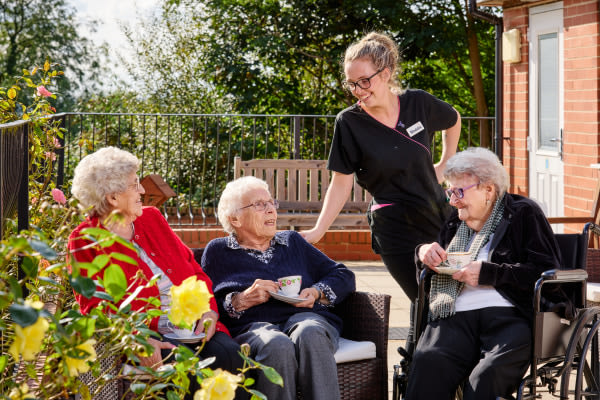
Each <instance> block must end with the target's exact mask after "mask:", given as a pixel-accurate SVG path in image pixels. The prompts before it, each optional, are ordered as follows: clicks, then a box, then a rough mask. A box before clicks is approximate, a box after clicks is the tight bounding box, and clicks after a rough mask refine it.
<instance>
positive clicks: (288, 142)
mask: <svg viewBox="0 0 600 400" xmlns="http://www.w3.org/2000/svg"><path fill="white" fill-rule="evenodd" d="M54 118H58V119H60V120H61V126H62V127H63V128H64V130H65V131H64V132H65V134H64V139H63V140H62V142H63V148H62V149H61V150H59V151H58V157H57V161H56V166H55V167H56V175H57V186H60V187H62V186H63V183H64V184H65V189H66V192H67V194H68V192H69V184H70V181H71V179H72V175H73V171H74V168H75V166H76V165H77V163H78V162H79V160H81V158H82V157H84V156H85V155H87V154H89V153H92V152H94V151H95V150H97V149H99V148H101V147H105V146H117V147H120V148H123V149H125V150H128V151H130V152H131V153H133V154H135V155H136V156H137V157H138V158H139V159H140V160H141V161H142V166H141V171H140V175H141V176H145V175H147V174H159V175H161V176H162V177H163V179H165V181H166V182H167V183H168V184H169V186H171V188H173V190H174V191H175V193H176V194H177V195H176V196H175V197H174V198H172V199H170V200H169V201H167V202H166V203H165V205H164V206H163V207H164V208H163V211H164V213H165V216H167V218H168V219H169V222H170V223H171V224H172V225H214V224H216V223H217V222H216V219H215V209H216V204H217V202H218V198H219V196H220V193H221V190H222V188H223V187H224V185H225V184H226V183H227V182H228V181H229V180H231V179H232V177H233V160H234V157H235V156H241V157H242V159H253V158H276V159H282V158H283V159H286V158H287V159H326V158H327V155H328V153H329V149H330V146H331V139H332V136H333V126H334V121H335V116H334V115H229V114H130V113H119V114H114V113H113V114H104V113H64V114H58V115H55V116H54ZM462 120H463V132H462V135H461V136H462V138H463V140H462V143H463V144H462V147H465V146H477V145H479V137H480V132H483V131H489V132H493V130H494V119H493V118H478V117H463V119H462ZM16 126H18V127H27V126H28V124H27V123H26V122H19V123H14V124H6V125H0V138H2V140H4V141H8V140H14V139H10V138H13V137H19V138H20V140H26V137H27V129H26V128H20V129H21V131H20V133H14V132H16V131H14V130H15V127H16ZM5 136H6V138H5ZM435 142H436V143H435V145H434V158H435V157H436V156H437V153H438V152H439V148H440V142H441V137H440V136H439V135H438V136H437V137H436V141H435ZM2 143H4V142H0V147H1V148H2V169H1V170H0V182H2V183H3V186H2V192H3V200H2V201H3V203H2V205H3V206H2V207H3V208H2V219H3V220H4V219H5V218H6V217H7V216H10V215H11V213H12V212H14V210H13V209H12V208H10V207H7V208H6V212H5V211H4V210H5V208H4V193H5V192H6V193H7V194H8V193H9V192H12V193H14V192H15V189H14V188H17V187H18V186H17V185H16V183H14V182H13V181H10V183H7V186H6V187H5V186H4V182H5V181H6V182H9V178H8V175H6V176H5V174H8V172H7V171H8V169H6V167H5V165H8V164H11V165H12V163H11V161H5V160H6V159H7V158H8V157H6V156H5V154H6V155H8V154H9V153H10V157H11V159H13V158H14V159H19V160H24V159H25V157H27V151H26V149H27V146H26V145H25V147H24V149H25V150H24V151H23V150H20V151H16V150H15V149H16V147H13V145H8V148H9V149H10V150H5V147H3V145H2ZM7 143H8V142H7ZM19 162H21V161H19ZM26 164H27V163H26V162H25V165H26ZM19 165H23V164H22V163H21V164H19ZM23 173H25V172H24V171H21V174H23ZM21 179H23V177H22V176H21ZM13 180H14V179H13ZM20 182H23V181H22V180H21V181H20ZM24 182H25V185H24V187H25V188H26V187H27V185H26V182H27V180H25V181H24ZM17 203H18V204H19V205H24V207H25V208H26V206H27V205H28V204H29V198H28V195H27V193H24V194H21V196H19V199H18V201H17ZM7 204H8V203H7ZM11 204H12V203H11ZM21 218H22V217H21V215H19V220H21ZM23 218H26V217H25V216H23Z"/></svg>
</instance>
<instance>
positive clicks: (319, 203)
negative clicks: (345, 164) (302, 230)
mask: <svg viewBox="0 0 600 400" xmlns="http://www.w3.org/2000/svg"><path fill="white" fill-rule="evenodd" d="M326 165H327V161H326V160H284V159H279V160H262V159H255V160H248V161H242V159H241V158H240V157H235V159H234V163H233V166H234V178H236V179H237V178H239V177H241V176H247V175H252V176H256V177H257V178H260V179H264V180H265V181H266V182H267V184H268V185H269V190H270V191H271V194H272V195H273V197H274V198H275V199H277V200H278V201H279V211H278V218H277V219H278V226H279V227H290V229H294V227H312V226H314V225H315V223H316V222H317V218H318V217H319V213H320V212H321V209H322V208H323V199H324V197H325V193H326V192H327V187H328V186H329V182H330V180H331V171H329V170H328V169H327V167H326ZM370 201H371V195H370V194H369V193H368V192H367V191H365V190H364V189H363V188H361V187H360V186H359V185H358V184H357V183H356V182H355V183H354V187H353V189H352V193H351V194H350V197H349V199H348V201H347V202H346V204H345V205H344V208H343V209H342V211H341V212H340V214H339V215H338V217H337V218H336V219H335V221H334V222H333V224H332V225H331V226H332V227H335V228H357V227H361V228H362V227H368V223H367V217H366V215H365V212H366V211H367V207H368V206H369V202H370Z"/></svg>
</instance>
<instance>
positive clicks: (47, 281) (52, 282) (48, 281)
mask: <svg viewBox="0 0 600 400" xmlns="http://www.w3.org/2000/svg"><path fill="white" fill-rule="evenodd" d="M37 279H38V280H39V281H40V282H43V283H44V284H45V285H52V286H56V287H58V288H60V287H61V286H60V283H58V282H56V281H55V280H54V279H52V278H48V277H47V276H38V278H37Z"/></svg>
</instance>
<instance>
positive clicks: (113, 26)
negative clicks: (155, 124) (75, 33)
mask: <svg viewBox="0 0 600 400" xmlns="http://www.w3.org/2000/svg"><path fill="white" fill-rule="evenodd" d="M67 2H68V3H70V4H71V5H73V6H74V7H75V8H76V9H77V17H78V21H79V22H80V23H81V24H80V26H79V33H80V35H81V36H84V37H87V38H88V39H90V40H92V41H93V42H94V43H95V44H97V45H99V46H100V45H102V44H103V43H104V42H106V43H108V44H109V46H110V52H111V53H110V59H111V60H113V61H117V60H118V58H117V57H116V54H117V52H119V53H121V54H127V50H128V49H127V41H126V39H125V35H124V34H123V32H122V30H121V28H120V23H125V24H135V22H136V21H137V15H138V13H140V14H141V15H149V14H151V13H152V12H153V11H154V10H156V9H158V8H159V4H160V3H161V0H67ZM94 19H95V20H97V21H98V24H97V25H95V28H96V32H91V30H90V28H89V21H91V20H94ZM111 69H112V70H113V71H114V72H115V73H116V74H117V75H118V76H119V77H120V78H122V79H124V80H126V81H128V82H129V79H127V73H126V70H125V68H123V67H122V66H119V65H115V66H114V67H112V68H111Z"/></svg>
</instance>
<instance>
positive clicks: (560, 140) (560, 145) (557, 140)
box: [549, 128, 563, 161]
mask: <svg viewBox="0 0 600 400" xmlns="http://www.w3.org/2000/svg"><path fill="white" fill-rule="evenodd" d="M549 141H550V142H552V143H558V155H559V156H560V160H561V161H562V159H563V130H562V128H560V137H558V138H556V137H555V138H551V139H549Z"/></svg>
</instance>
